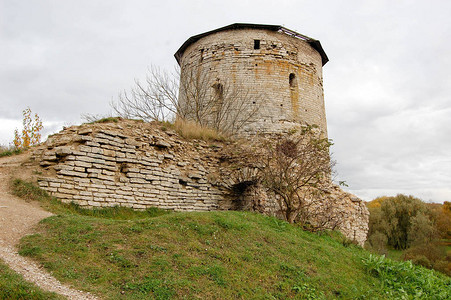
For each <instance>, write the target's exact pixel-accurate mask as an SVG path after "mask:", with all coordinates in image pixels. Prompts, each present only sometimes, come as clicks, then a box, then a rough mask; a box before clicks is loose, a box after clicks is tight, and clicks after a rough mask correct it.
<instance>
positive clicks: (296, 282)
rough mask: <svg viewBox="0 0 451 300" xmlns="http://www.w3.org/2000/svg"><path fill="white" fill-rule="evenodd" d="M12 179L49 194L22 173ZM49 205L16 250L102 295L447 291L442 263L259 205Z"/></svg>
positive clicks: (443, 294) (421, 294) (394, 295)
mask: <svg viewBox="0 0 451 300" xmlns="http://www.w3.org/2000/svg"><path fill="white" fill-rule="evenodd" d="M15 189H16V190H22V189H25V190H26V191H27V192H25V193H22V194H23V195H26V196H24V197H26V198H28V199H33V197H34V196H33V195H36V194H37V196H36V197H35V198H34V199H40V200H39V201H41V203H46V202H49V201H51V199H50V198H49V197H48V195H47V196H46V195H45V194H43V193H40V192H39V189H38V188H36V187H34V188H31V187H30V186H29V185H28V184H27V183H24V182H22V181H16V184H15ZM58 203H59V204H58ZM52 205H53V208H52V211H54V212H55V213H57V215H56V216H53V217H50V218H47V219H45V220H44V221H42V222H41V223H40V224H39V227H38V228H37V231H36V233H35V234H32V235H29V236H27V237H25V238H23V239H22V241H21V242H20V245H19V248H20V254H22V255H25V256H28V257H32V258H34V259H36V260H38V261H39V262H41V263H42V264H43V265H44V266H45V267H46V268H47V269H48V270H49V271H51V272H52V274H53V275H54V276H55V277H57V278H58V279H59V280H61V281H62V282H65V283H68V284H71V285H73V286H74V287H76V288H78V289H83V290H86V291H89V292H92V293H94V294H96V295H98V296H100V297H102V298H103V299H117V298H121V299H122V298H123V299H143V298H154V299H186V298H203V299H212V298H215V297H217V296H218V295H221V297H222V298H224V299H231V298H244V299H249V298H278V299H282V298H297V299H330V298H345V299H351V298H352V299H354V298H355V299H364V298H368V297H371V298H372V299H401V298H406V299H409V298H418V299H428V298H431V297H435V299H448V298H449V297H450V289H449V286H450V284H451V279H450V278H449V277H446V276H444V275H442V274H440V273H436V272H433V271H429V270H427V269H424V268H422V267H416V266H412V265H411V264H410V263H408V262H395V261H392V260H388V259H385V258H383V257H379V256H374V255H373V256H372V255H370V254H369V253H368V252H367V251H365V250H363V249H361V248H360V247H357V246H355V245H353V244H351V243H349V242H348V241H347V240H346V239H344V238H343V237H342V236H341V235H339V234H338V233H335V232H330V233H326V232H325V233H322V234H315V233H310V232H306V231H303V230H302V229H301V228H300V227H299V226H296V225H292V224H289V223H287V222H286V221H282V220H279V219H276V218H273V217H267V216H264V215H261V214H256V213H251V212H239V211H222V212H220V211H214V212H203V213H202V212H185V213H170V214H163V215H156V216H150V215H149V216H142V215H138V214H139V212H136V214H137V215H133V214H130V215H129V216H128V218H127V219H121V218H115V217H112V216H110V215H108V214H105V215H97V216H95V215H92V214H90V213H83V211H84V210H82V209H80V210H77V211H75V210H72V209H69V207H68V206H66V205H65V204H62V203H60V202H55V203H53V204H52ZM57 205H59V207H56V206H57ZM132 212H133V211H132ZM25 299H26V298H25Z"/></svg>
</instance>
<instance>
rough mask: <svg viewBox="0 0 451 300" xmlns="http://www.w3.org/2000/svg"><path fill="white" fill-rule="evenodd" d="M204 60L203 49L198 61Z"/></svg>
mask: <svg viewBox="0 0 451 300" xmlns="http://www.w3.org/2000/svg"><path fill="white" fill-rule="evenodd" d="M203 60H204V49H200V61H203Z"/></svg>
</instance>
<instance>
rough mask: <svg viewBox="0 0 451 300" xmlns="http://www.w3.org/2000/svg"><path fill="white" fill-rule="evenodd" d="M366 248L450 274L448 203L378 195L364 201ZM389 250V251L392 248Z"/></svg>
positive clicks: (450, 212)
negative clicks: (365, 204) (366, 231)
mask: <svg viewBox="0 0 451 300" xmlns="http://www.w3.org/2000/svg"><path fill="white" fill-rule="evenodd" d="M368 207H369V211H370V223H369V229H370V230H369V233H368V241H367V247H368V248H369V249H370V250H373V251H375V252H377V253H381V254H391V253H393V252H394V253H398V256H399V257H400V258H401V259H404V260H411V261H413V262H414V263H416V264H420V265H422V266H425V267H428V268H434V269H436V270H439V271H441V272H444V273H446V274H448V275H451V247H449V244H450V242H449V241H450V240H451V209H450V207H451V205H450V204H449V202H445V203H444V204H443V205H440V204H427V203H424V202H423V201H421V200H420V199H418V198H415V197H413V196H406V195H402V194H399V195H397V196H395V197H379V198H376V199H374V200H373V201H371V202H370V203H369V204H368ZM392 249H393V250H392Z"/></svg>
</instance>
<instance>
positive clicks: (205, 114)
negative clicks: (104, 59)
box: [111, 66, 263, 135]
mask: <svg viewBox="0 0 451 300" xmlns="http://www.w3.org/2000/svg"><path fill="white" fill-rule="evenodd" d="M179 78H180V80H179ZM262 98H263V97H261V96H260V95H257V94H256V93H253V92H251V91H250V90H249V89H247V88H244V87H243V86H241V85H239V84H230V83H229V82H227V81H222V80H220V79H218V78H212V77H211V75H210V74H208V73H207V72H204V71H201V70H200V69H199V68H189V69H188V70H186V71H183V72H182V73H181V74H180V71H179V70H176V71H175V72H173V73H168V72H165V71H162V70H160V69H159V68H156V67H154V66H151V67H150V68H149V71H148V75H147V77H146V81H145V82H144V83H142V82H140V81H139V80H136V81H135V87H134V88H132V89H131V90H130V91H129V92H126V91H124V92H123V93H121V94H120V95H119V98H118V100H117V101H115V102H112V103H111V106H112V108H113V110H114V111H115V112H116V113H117V114H118V115H119V116H121V117H124V118H139V119H143V120H144V121H155V120H157V121H167V120H170V121H173V120H175V119H181V120H186V121H193V122H195V123H198V124H199V125H201V126H203V127H210V128H213V129H215V130H217V131H218V132H220V133H223V134H230V135H234V134H236V133H237V132H238V131H239V130H240V129H242V128H243V127H244V126H245V125H247V124H249V123H250V122H252V121H253V119H254V117H255V115H256V114H257V112H258V109H259V107H260V105H258V104H257V103H256V102H257V101H261V100H262Z"/></svg>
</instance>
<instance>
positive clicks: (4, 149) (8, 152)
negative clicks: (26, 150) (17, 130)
mask: <svg viewBox="0 0 451 300" xmlns="http://www.w3.org/2000/svg"><path fill="white" fill-rule="evenodd" d="M22 152H23V150H22V149H18V148H16V147H8V146H0V157H4V156H12V155H17V154H20V153H22Z"/></svg>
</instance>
